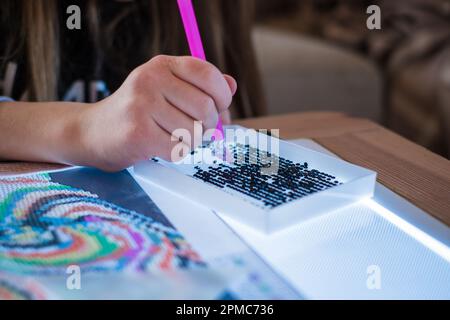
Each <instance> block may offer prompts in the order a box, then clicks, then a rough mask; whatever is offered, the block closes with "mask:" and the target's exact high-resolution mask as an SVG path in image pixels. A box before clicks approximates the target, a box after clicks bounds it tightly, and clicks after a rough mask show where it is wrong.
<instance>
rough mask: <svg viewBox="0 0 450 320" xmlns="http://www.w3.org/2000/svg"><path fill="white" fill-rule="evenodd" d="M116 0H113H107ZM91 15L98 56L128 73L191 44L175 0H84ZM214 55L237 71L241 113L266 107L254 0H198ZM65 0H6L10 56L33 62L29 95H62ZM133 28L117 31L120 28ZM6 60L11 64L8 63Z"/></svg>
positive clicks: (229, 70) (253, 113)
mask: <svg viewBox="0 0 450 320" xmlns="http://www.w3.org/2000/svg"><path fill="white" fill-rule="evenodd" d="M108 2H109V1H108ZM82 3H83V4H84V8H86V9H87V12H86V14H85V15H86V16H85V17H86V18H85V19H86V20H87V27H88V29H89V39H87V41H91V43H92V45H93V47H94V49H95V50H94V51H95V56H96V58H97V59H98V62H101V63H107V64H108V65H109V66H111V67H112V68H114V70H115V72H116V73H117V74H118V75H119V76H120V77H121V78H123V79H125V77H126V76H127V74H128V73H129V72H130V71H131V70H132V69H133V68H134V67H136V66H138V65H139V64H141V63H143V62H145V61H146V60H148V59H149V58H151V57H152V56H154V55H157V54H170V55H186V54H188V53H189V52H188V50H187V45H186V41H185V40H184V39H185V36H184V31H183V29H182V24H181V21H180V17H179V14H178V9H177V3H176V0H134V1H131V2H130V4H129V5H127V6H125V7H124V10H123V11H122V12H120V13H119V14H118V15H115V16H114V17H113V18H111V17H109V16H108V12H107V11H105V10H104V9H105V3H106V1H100V0H85V1H83V2H82ZM194 5H195V7H196V10H197V14H198V19H199V25H200V28H201V31H202V37H203V40H204V42H205V50H206V54H207V57H208V60H209V61H211V62H212V63H214V64H215V65H217V66H218V67H219V68H220V69H221V70H222V71H223V72H226V73H229V74H231V75H233V76H234V77H235V78H237V80H238V83H239V91H238V94H237V96H236V98H235V105H234V108H233V109H232V111H233V113H234V116H236V117H248V116H257V115H261V114H264V111H265V104H264V99H263V94H262V91H261V86H260V79H259V73H258V69H257V64H256V61H255V57H254V51H253V45H252V38H251V28H252V22H253V1H251V0H194ZM58 9H59V5H58V0H31V1H30V0H4V1H3V2H2V7H1V11H2V21H3V25H4V26H7V28H8V29H9V30H6V31H7V36H6V39H5V38H3V39H2V41H6V42H5V44H6V52H5V53H4V54H3V53H2V56H1V60H2V61H1V62H2V64H4V63H5V62H6V61H7V60H8V57H11V56H12V55H17V54H19V55H20V56H22V57H23V58H24V59H25V63H26V66H27V75H28V76H27V84H26V89H27V97H28V100H31V101H50V100H55V99H57V98H56V97H57V84H58V80H59V75H60V65H59V64H60V63H59V62H60V60H61V56H60V54H61V52H60V34H59V33H60V30H61V29H60V28H61V27H62V26H60V25H61V22H60V21H59V17H58ZM119 28H120V30H126V32H123V31H122V32H117V30H118V29H119ZM1 67H4V66H1Z"/></svg>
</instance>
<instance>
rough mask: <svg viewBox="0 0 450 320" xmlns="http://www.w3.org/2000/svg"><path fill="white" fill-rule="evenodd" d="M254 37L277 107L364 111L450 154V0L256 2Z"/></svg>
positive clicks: (272, 110) (269, 96)
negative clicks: (373, 21) (373, 26)
mask: <svg viewBox="0 0 450 320" xmlns="http://www.w3.org/2000/svg"><path fill="white" fill-rule="evenodd" d="M372 4H376V5H378V6H379V7H380V8H381V27H382V29H381V30H368V28H367V26H366V20H367V19H368V17H369V14H367V13H366V10H367V7H368V6H369V5H372ZM254 42H255V46H256V51H257V56H258V62H259V66H260V69H261V73H262V76H263V85H264V89H265V92H266V100H267V103H268V112H269V114H281V113H287V112H295V111H321V110H324V111H325V110H326V111H340V112H344V113H347V114H349V115H354V116H359V117H365V118H369V119H372V120H374V121H376V122H378V123H380V124H382V125H384V126H386V127H388V128H390V129H391V130H393V131H395V132H397V133H399V134H401V135H403V136H405V137H406V138H408V139H410V140H412V141H414V142H416V143H418V144H420V145H422V146H424V147H426V148H428V149H430V150H432V151H434V152H436V153H439V154H441V155H442V156H444V157H447V158H449V156H450V0H395V1H394V0H386V1H383V0H380V1H376V0H373V1H365V0H256V28H255V30H254Z"/></svg>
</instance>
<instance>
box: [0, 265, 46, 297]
mask: <svg viewBox="0 0 450 320" xmlns="http://www.w3.org/2000/svg"><path fill="white" fill-rule="evenodd" d="M47 299H50V296H49V294H48V293H47V291H46V290H45V289H44V288H43V287H42V286H41V285H40V284H39V283H38V282H36V281H33V280H32V279H29V278H23V277H15V276H13V275H10V274H8V275H7V274H4V273H2V272H0V300H47Z"/></svg>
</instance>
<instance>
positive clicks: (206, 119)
mask: <svg viewBox="0 0 450 320" xmlns="http://www.w3.org/2000/svg"><path fill="white" fill-rule="evenodd" d="M162 90H163V95H164V97H165V98H166V100H167V101H168V102H169V103H171V104H172V105H174V106H175V107H177V108H178V109H180V110H181V111H182V112H184V113H185V114H187V115H189V116H190V117H191V118H193V119H195V120H198V121H202V124H203V126H204V128H205V129H211V128H215V127H216V124H217V120H218V118H219V116H218V113H217V109H216V105H215V102H214V99H213V98H211V97H210V96H208V95H207V94H205V93H204V92H203V91H201V90H199V89H198V88H197V87H194V86H193V85H191V84H190V83H187V82H185V81H183V80H180V79H178V78H176V77H173V79H170V81H168V82H167V84H166V85H165V86H164V87H163V88H162Z"/></svg>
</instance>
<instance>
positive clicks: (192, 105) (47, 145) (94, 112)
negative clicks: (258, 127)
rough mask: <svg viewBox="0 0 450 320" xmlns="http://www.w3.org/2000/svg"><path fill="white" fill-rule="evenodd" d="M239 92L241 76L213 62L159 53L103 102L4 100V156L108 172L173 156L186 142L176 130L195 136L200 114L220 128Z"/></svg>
mask: <svg viewBox="0 0 450 320" xmlns="http://www.w3.org/2000/svg"><path fill="white" fill-rule="evenodd" d="M235 91H236V82H235V81H234V79H233V78H231V77H229V76H224V75H223V74H222V73H221V72H220V71H219V70H218V69H217V68H215V67H214V66H213V65H211V64H209V63H207V62H204V61H200V60H198V59H195V58H191V57H168V56H158V57H156V58H154V59H152V60H150V61H149V62H147V63H146V64H144V65H142V66H140V67H138V68H137V69H135V70H134V71H133V72H132V73H131V74H130V75H129V77H128V78H127V79H126V80H125V82H124V83H123V85H122V86H121V87H120V88H119V89H118V90H117V91H116V92H115V93H114V94H113V95H111V96H110V97H108V98H106V99H104V100H102V101H100V102H98V103H94V104H83V103H68V102H52V103H27V102H1V103H0V132H1V140H0V159H3V160H25V161H46V162H58V163H66V164H75V165H87V166H94V167H98V168H100V169H104V170H119V169H122V168H125V167H127V166H129V165H132V164H133V163H135V162H137V161H140V160H144V159H148V158H150V157H153V156H159V157H163V158H165V159H168V160H173V159H171V151H172V148H173V147H174V146H175V145H176V144H177V143H179V141H172V136H171V134H172V132H173V131H174V130H176V129H179V128H184V129H187V130H189V132H190V133H191V136H192V137H194V132H193V131H194V130H193V129H194V121H195V120H197V121H202V122H203V127H204V129H213V128H215V126H216V123H217V119H218V117H219V114H220V113H223V112H225V111H227V109H228V107H229V105H230V104H231V101H232V95H233V94H234V93H235ZM185 143H188V142H187V141H185ZM188 144H189V146H190V147H193V146H194V145H193V141H190V142H189V143H188Z"/></svg>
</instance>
